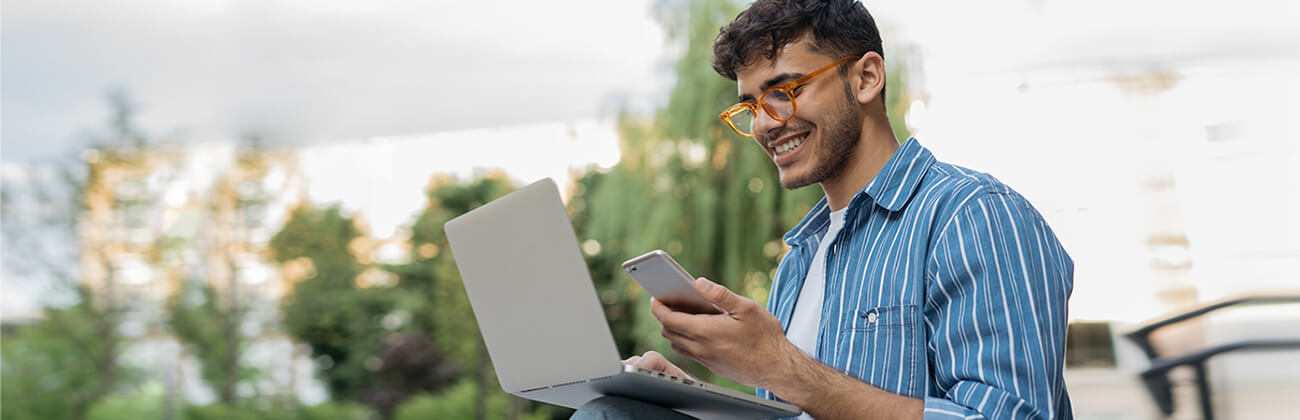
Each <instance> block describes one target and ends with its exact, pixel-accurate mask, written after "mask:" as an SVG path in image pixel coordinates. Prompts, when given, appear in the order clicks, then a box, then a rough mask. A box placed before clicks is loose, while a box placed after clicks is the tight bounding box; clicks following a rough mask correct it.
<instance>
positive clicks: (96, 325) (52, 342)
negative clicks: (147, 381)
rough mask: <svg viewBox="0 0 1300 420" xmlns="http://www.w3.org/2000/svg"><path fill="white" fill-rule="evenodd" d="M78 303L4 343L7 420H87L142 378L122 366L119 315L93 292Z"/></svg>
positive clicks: (0, 398)
mask: <svg viewBox="0 0 1300 420" xmlns="http://www.w3.org/2000/svg"><path fill="white" fill-rule="evenodd" d="M78 291H79V295H80V297H81V300H80V302H79V303H77V304H75V305H72V306H68V307H63V308H46V309H45V311H44V315H45V317H44V318H43V319H41V320H39V321H36V322H34V323H32V324H29V325H25V326H22V327H21V329H20V330H19V331H17V332H16V333H14V334H13V335H8V334H6V337H5V338H4V341H3V342H0V358H2V359H3V362H2V363H0V369H2V372H3V375H0V377H2V378H3V379H2V381H3V382H2V383H0V390H3V392H2V393H0V407H3V410H2V411H0V416H3V418H4V419H15V420H16V419H83V418H86V413H87V412H88V410H89V409H90V407H91V406H92V405H93V404H95V403H96V402H97V401H99V400H100V399H101V398H103V397H105V396H107V395H109V394H110V393H112V392H114V391H116V390H118V389H119V388H120V387H123V386H127V385H130V384H132V383H134V382H136V380H137V379H138V378H137V377H138V374H137V373H136V372H135V371H134V370H132V369H129V368H126V367H123V366H120V365H119V364H118V358H119V357H120V354H121V351H122V350H121V349H122V347H123V339H122V337H121V335H120V334H119V333H118V331H117V326H118V321H119V320H120V319H121V311H120V310H119V309H115V308H116V306H115V305H111V304H108V303H107V302H106V299H105V298H104V297H103V296H102V295H99V294H96V293H94V292H92V291H91V290H90V289H89V288H86V287H82V288H80V289H78Z"/></svg>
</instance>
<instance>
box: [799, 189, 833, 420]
mask: <svg viewBox="0 0 1300 420" xmlns="http://www.w3.org/2000/svg"><path fill="white" fill-rule="evenodd" d="M847 209H848V207H845V208H842V209H839V210H838V211H833V212H831V226H830V227H829V228H827V229H826V236H823V237H822V241H821V243H820V244H819V245H818V246H817V255H816V256H813V261H812V267H808V277H805V278H804V279H803V288H802V289H800V290H799V300H798V301H796V302H795V304H794V314H793V315H791V316H790V328H788V329H786V334H785V336H786V337H787V338H789V339H790V342H792V343H794V345H795V346H798V347H799V349H800V350H803V352H804V353H808V355H809V356H812V357H813V358H814V359H816V358H817V332H818V331H819V330H820V326H821V323H822V298H823V297H824V296H825V294H826V250H828V249H830V247H831V242H834V241H835V236H836V235H838V234H839V233H840V228H843V227H844V211H845V210H847ZM799 420H813V418H812V416H809V415H808V413H807V412H804V413H803V414H801V415H799Z"/></svg>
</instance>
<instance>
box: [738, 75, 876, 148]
mask: <svg viewBox="0 0 1300 420" xmlns="http://www.w3.org/2000/svg"><path fill="white" fill-rule="evenodd" d="M858 58H861V57H860V56H856V57H854V56H851V57H844V58H841V59H839V60H836V61H835V62H834V63H830V64H828V65H826V67H822V68H820V69H817V71H814V72H812V73H808V75H806V76H804V77H800V78H799V79H798V80H795V81H793V82H790V83H786V84H784V85H780V86H775V87H773V88H771V89H768V90H767V91H766V92H763V95H762V96H759V97H758V101H757V102H755V103H749V102H741V103H738V104H735V105H732V106H731V107H730V108H727V110H726V111H722V114H719V115H718V119H721V120H722V121H725V122H726V123H727V125H730V126H731V129H732V130H736V134H740V135H742V136H745V137H754V121H756V120H757V119H758V118H757V117H758V115H757V112H756V111H755V109H756V108H763V111H764V112H767V115H768V116H770V117H772V119H774V120H777V121H780V122H786V121H789V120H790V118H791V117H794V111H795V104H794V97H795V92H794V91H795V89H798V88H799V87H800V86H803V85H804V84H807V83H808V82H811V81H812V79H813V78H815V77H817V76H820V75H821V74H822V73H825V72H826V70H830V69H831V68H833V67H835V66H837V65H840V64H841V63H844V62H846V61H849V60H856V59H858Z"/></svg>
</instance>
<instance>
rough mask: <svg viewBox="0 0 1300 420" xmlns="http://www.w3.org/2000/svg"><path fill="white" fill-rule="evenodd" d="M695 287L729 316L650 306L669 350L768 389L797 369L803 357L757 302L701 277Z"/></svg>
mask: <svg viewBox="0 0 1300 420" xmlns="http://www.w3.org/2000/svg"><path fill="white" fill-rule="evenodd" d="M695 288H696V289H698V290H699V291H700V293H701V294H703V295H704V297H705V298H708V299H709V300H710V301H712V302H713V304H715V305H718V307H719V308H722V309H723V310H725V311H727V312H729V314H700V315H692V314H689V313H685V312H677V311H674V310H673V309H672V308H669V307H668V306H667V305H664V304H663V303H662V302H659V301H658V300H654V301H652V302H651V306H650V313H651V314H653V315H654V316H655V318H658V319H659V322H660V323H661V324H663V329H662V330H660V334H662V335H663V336H664V338H667V339H668V341H670V342H672V347H673V350H675V351H677V352H678V353H681V354H682V355H685V356H686V357H690V358H692V359H695V360H696V361H699V362H700V363H701V364H703V365H704V366H705V367H707V368H709V370H711V371H713V372H714V373H717V374H719V375H722V376H725V377H727V378H731V379H732V380H734V381H736V382H739V383H742V384H745V385H749V386H754V387H763V388H769V389H770V387H771V385H773V384H774V383H775V381H778V380H780V378H782V377H784V376H786V375H789V374H791V373H792V371H794V370H795V366H796V365H797V363H798V358H800V357H803V358H807V356H806V355H804V354H803V352H802V351H801V350H799V348H798V347H795V345H794V344H792V343H790V340H788V339H786V337H785V333H784V332H783V331H782V330H781V322H780V321H778V320H777V319H776V317H775V316H773V315H772V314H771V313H770V312H768V311H767V309H765V308H763V307H762V306H760V305H759V304H758V303H756V302H754V301H752V300H750V299H748V298H745V297H743V296H740V295H737V294H735V293H732V292H731V291H730V290H727V288H725V287H722V286H721V285H718V284H717V283H714V282H712V281H709V280H708V279H706V278H703V277H701V278H699V279H696V280H695Z"/></svg>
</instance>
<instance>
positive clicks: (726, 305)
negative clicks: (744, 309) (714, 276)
mask: <svg viewBox="0 0 1300 420" xmlns="http://www.w3.org/2000/svg"><path fill="white" fill-rule="evenodd" d="M695 289H696V290H699V291H700V294H702V295H704V297H705V298H706V299H708V300H709V301H712V302H713V304H714V305H718V307H719V308H722V310H724V311H727V312H729V313H732V312H736V311H739V310H740V309H741V303H743V302H744V299H743V298H741V297H740V295H737V294H735V293H733V292H732V291H731V290H727V288H726V287H723V286H722V285H720V284H717V283H714V282H713V281H711V280H709V279H706V278H704V277H700V278H698V279H695Z"/></svg>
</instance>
